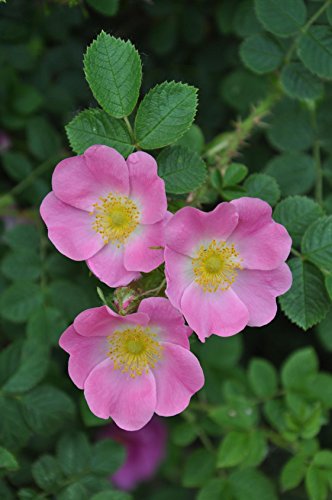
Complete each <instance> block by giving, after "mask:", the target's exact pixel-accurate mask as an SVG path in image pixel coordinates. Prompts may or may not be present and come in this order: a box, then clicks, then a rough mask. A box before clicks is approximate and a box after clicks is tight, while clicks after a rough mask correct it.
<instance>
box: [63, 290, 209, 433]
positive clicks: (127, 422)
mask: <svg viewBox="0 0 332 500" xmlns="http://www.w3.org/2000/svg"><path fill="white" fill-rule="evenodd" d="M190 333H191V330H190V329H189V327H187V326H185V324H184V321H183V317H182V315H181V314H180V313H179V312H178V311H177V310H176V309H175V308H174V307H173V306H172V305H171V304H170V302H169V301H168V300H167V299H164V298H161V297H152V298H149V299H145V300H143V301H142V302H141V303H140V305H139V308H138V312H137V313H134V314H129V315H128V316H119V315H118V314H116V313H115V312H113V311H112V310H111V309H110V308H109V307H107V306H102V307H96V308H93V309H87V310H86V311H83V312H82V313H81V314H79V315H78V316H77V317H76V318H75V320H74V323H73V325H71V326H69V328H67V330H66V331H65V332H64V333H63V334H62V336H61V338H60V342H59V343H60V346H61V347H62V348H63V349H64V350H65V351H67V352H68V353H69V354H70V358H69V376H70V377H71V379H72V381H73V382H74V384H76V385H77V387H79V388H80V389H84V395H85V398H86V401H87V403H88V405H89V407H90V410H91V411H92V413H94V414H95V415H97V417H100V418H105V419H106V418H109V417H112V419H113V420H114V421H115V423H116V424H117V425H118V426H119V427H121V428H122V429H125V430H127V431H134V430H138V429H141V428H142V427H143V426H144V425H146V424H147V423H148V422H149V420H150V419H151V418H152V415H153V413H154V412H155V413H157V414H158V415H160V416H163V417H168V416H172V415H176V414H177V413H180V412H182V411H183V410H184V409H185V408H186V407H187V406H188V404H189V401H190V398H191V396H192V395H193V394H194V393H195V392H197V391H198V390H199V389H201V387H202V386H203V384H204V375H203V371H202V369H201V366H200V364H199V362H198V360H197V358H196V357H195V356H194V355H193V354H192V353H191V352H190V350H189V341H188V334H190Z"/></svg>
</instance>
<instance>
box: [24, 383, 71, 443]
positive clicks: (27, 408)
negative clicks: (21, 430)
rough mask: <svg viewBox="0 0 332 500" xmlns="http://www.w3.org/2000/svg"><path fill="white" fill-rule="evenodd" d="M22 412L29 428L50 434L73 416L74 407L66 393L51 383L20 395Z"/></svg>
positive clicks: (38, 432)
mask: <svg viewBox="0 0 332 500" xmlns="http://www.w3.org/2000/svg"><path fill="white" fill-rule="evenodd" d="M22 405H23V414H24V417H25V419H26V421H27V423H28V424H29V426H30V427H31V429H32V430H33V431H34V432H35V433H37V434H42V435H50V434H53V433H55V432H57V431H58V430H59V429H60V428H61V427H62V426H65V425H66V424H67V423H68V422H69V421H70V420H71V419H72V418H73V416H74V414H75V407H74V405H73V402H72V400H71V399H70V398H69V397H68V396H67V394H66V393H65V392H63V391H61V390H60V389H57V388H56V387H53V386H51V385H41V386H39V387H36V388H35V389H33V390H32V391H30V392H28V393H27V394H24V395H23V397H22Z"/></svg>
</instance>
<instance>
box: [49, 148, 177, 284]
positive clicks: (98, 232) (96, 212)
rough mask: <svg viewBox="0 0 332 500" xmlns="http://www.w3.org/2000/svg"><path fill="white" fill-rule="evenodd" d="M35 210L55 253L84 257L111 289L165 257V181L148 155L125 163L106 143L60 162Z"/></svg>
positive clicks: (140, 155) (138, 155)
mask: <svg viewBox="0 0 332 500" xmlns="http://www.w3.org/2000/svg"><path fill="white" fill-rule="evenodd" d="M52 187H53V191H51V192H50V193H49V194H48V195H47V196H46V197H45V198H44V200H43V202H42V204H41V207H40V213H41V216H42V218H43V220H44V222H45V224H46V225H47V228H48V236H49V238H50V240H51V241H52V243H53V244H54V245H55V247H56V248H57V249H58V250H59V252H61V253H63V254H64V255H66V257H69V258H70V259H73V260H86V261H87V264H88V266H89V268H90V269H91V271H92V272H93V273H94V274H95V275H96V276H97V277H98V278H99V279H100V280H101V281H103V282H104V283H106V284H107V285H109V286H111V287H117V286H121V285H127V284H128V283H130V282H131V281H132V280H134V279H137V278H138V277H139V276H140V271H143V272H146V273H147V272H150V271H152V270H153V269H155V268H156V267H158V266H159V265H160V264H161V263H162V262H163V260H164V257H163V251H162V250H160V249H159V250H158V249H155V248H151V247H159V246H163V245H164V222H165V221H166V219H167V218H168V217H169V214H168V213H167V211H166V209H167V200H166V194H165V186H164V181H163V180H162V179H161V178H160V177H158V175H157V164H156V161H155V160H154V158H153V157H152V156H150V155H148V154H147V153H143V152H141V151H140V152H137V153H133V154H131V155H130V156H129V157H128V159H127V161H125V159H124V158H123V157H122V156H121V155H120V154H119V153H118V152H117V151H115V149H113V148H110V147H108V146H98V145H97V146H91V147H90V148H88V149H87V150H86V151H85V153H84V154H83V155H81V156H74V157H72V158H67V159H65V160H63V161H61V162H60V163H59V164H58V165H57V167H56V168H55V170H54V173H53V177H52Z"/></svg>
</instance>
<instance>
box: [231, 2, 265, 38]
mask: <svg viewBox="0 0 332 500" xmlns="http://www.w3.org/2000/svg"><path fill="white" fill-rule="evenodd" d="M233 25H234V32H235V33H236V35H238V36H240V37H246V36H249V35H254V34H255V33H259V32H260V31H262V28H261V25H260V23H259V22H258V19H257V17H256V13H255V9H254V1H253V0H243V1H241V2H240V3H239V5H238V6H237V9H236V11H235V16H234V22H233Z"/></svg>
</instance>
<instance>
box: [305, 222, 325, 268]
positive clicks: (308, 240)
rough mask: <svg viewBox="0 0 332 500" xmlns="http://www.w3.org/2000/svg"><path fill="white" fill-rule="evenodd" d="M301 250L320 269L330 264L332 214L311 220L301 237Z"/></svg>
mask: <svg viewBox="0 0 332 500" xmlns="http://www.w3.org/2000/svg"><path fill="white" fill-rule="evenodd" d="M302 252H303V253H304V254H305V256H306V258H307V259H308V260H310V261H311V262H312V263H313V264H315V265H316V266H318V267H319V268H320V269H322V270H326V271H330V269H331V265H332V216H329V217H320V218H319V219H317V220H316V221H315V222H313V223H312V224H311V225H310V226H309V227H308V229H307V230H306V232H305V233H304V236H303V239H302Z"/></svg>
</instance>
